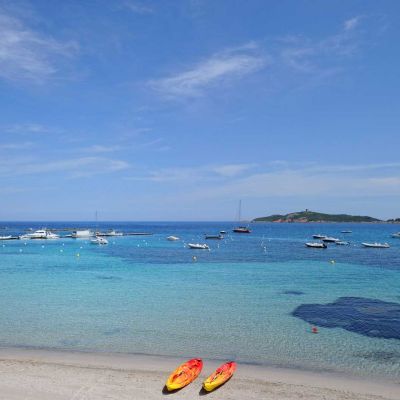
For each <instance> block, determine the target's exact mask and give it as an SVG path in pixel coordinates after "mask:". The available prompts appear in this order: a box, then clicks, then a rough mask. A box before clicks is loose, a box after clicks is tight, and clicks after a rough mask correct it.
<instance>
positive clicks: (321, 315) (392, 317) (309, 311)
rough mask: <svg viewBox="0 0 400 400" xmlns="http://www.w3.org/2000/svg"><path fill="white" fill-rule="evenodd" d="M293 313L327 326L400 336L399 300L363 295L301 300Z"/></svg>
mask: <svg viewBox="0 0 400 400" xmlns="http://www.w3.org/2000/svg"><path fill="white" fill-rule="evenodd" d="M292 315H293V316H295V317H297V318H301V319H302V320H304V321H306V322H308V323H310V324H313V325H317V326H321V327H325V328H342V329H345V330H347V331H350V332H356V333H359V334H360V335H364V336H369V337H376V338H384V339H399V340H400V304H399V303H389V302H386V301H382V300H376V299H366V298H362V297H340V298H339V299H337V300H336V301H335V302H333V303H328V304H302V305H301V306H299V307H297V308H296V309H295V310H294V311H293V312H292Z"/></svg>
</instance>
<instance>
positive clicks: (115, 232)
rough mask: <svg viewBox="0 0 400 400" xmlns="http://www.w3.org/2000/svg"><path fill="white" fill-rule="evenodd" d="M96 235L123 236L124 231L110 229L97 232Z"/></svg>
mask: <svg viewBox="0 0 400 400" xmlns="http://www.w3.org/2000/svg"><path fill="white" fill-rule="evenodd" d="M96 236H123V233H122V232H117V231H115V230H114V229H110V230H109V231H108V232H96Z"/></svg>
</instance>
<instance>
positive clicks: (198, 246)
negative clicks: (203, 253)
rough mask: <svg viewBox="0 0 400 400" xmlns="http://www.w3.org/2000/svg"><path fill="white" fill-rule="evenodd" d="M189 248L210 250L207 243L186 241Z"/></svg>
mask: <svg viewBox="0 0 400 400" xmlns="http://www.w3.org/2000/svg"><path fill="white" fill-rule="evenodd" d="M188 247H189V249H198V250H210V248H209V247H208V245H207V244H200V243H188Z"/></svg>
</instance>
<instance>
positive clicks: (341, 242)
mask: <svg viewBox="0 0 400 400" xmlns="http://www.w3.org/2000/svg"><path fill="white" fill-rule="evenodd" d="M335 244H337V245H338V246H348V245H349V244H350V242H346V241H345V240H338V241H337V242H335Z"/></svg>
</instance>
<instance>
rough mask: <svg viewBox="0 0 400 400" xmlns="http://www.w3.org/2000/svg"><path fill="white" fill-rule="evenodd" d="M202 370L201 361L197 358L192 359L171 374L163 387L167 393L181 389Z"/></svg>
mask: <svg viewBox="0 0 400 400" xmlns="http://www.w3.org/2000/svg"><path fill="white" fill-rule="evenodd" d="M202 368H203V361H202V360H201V359H198V358H193V359H192V360H189V361H187V362H185V363H183V364H181V365H180V366H179V367H178V368H177V369H176V370H175V371H174V372H172V374H171V375H170V376H169V378H168V380H167V382H166V384H165V387H166V388H167V390H168V391H169V392H172V391H174V390H178V389H182V388H183V387H185V386H187V385H189V383H191V382H193V381H194V380H195V379H196V378H197V377H198V376H199V374H200V372H201V370H202Z"/></svg>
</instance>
